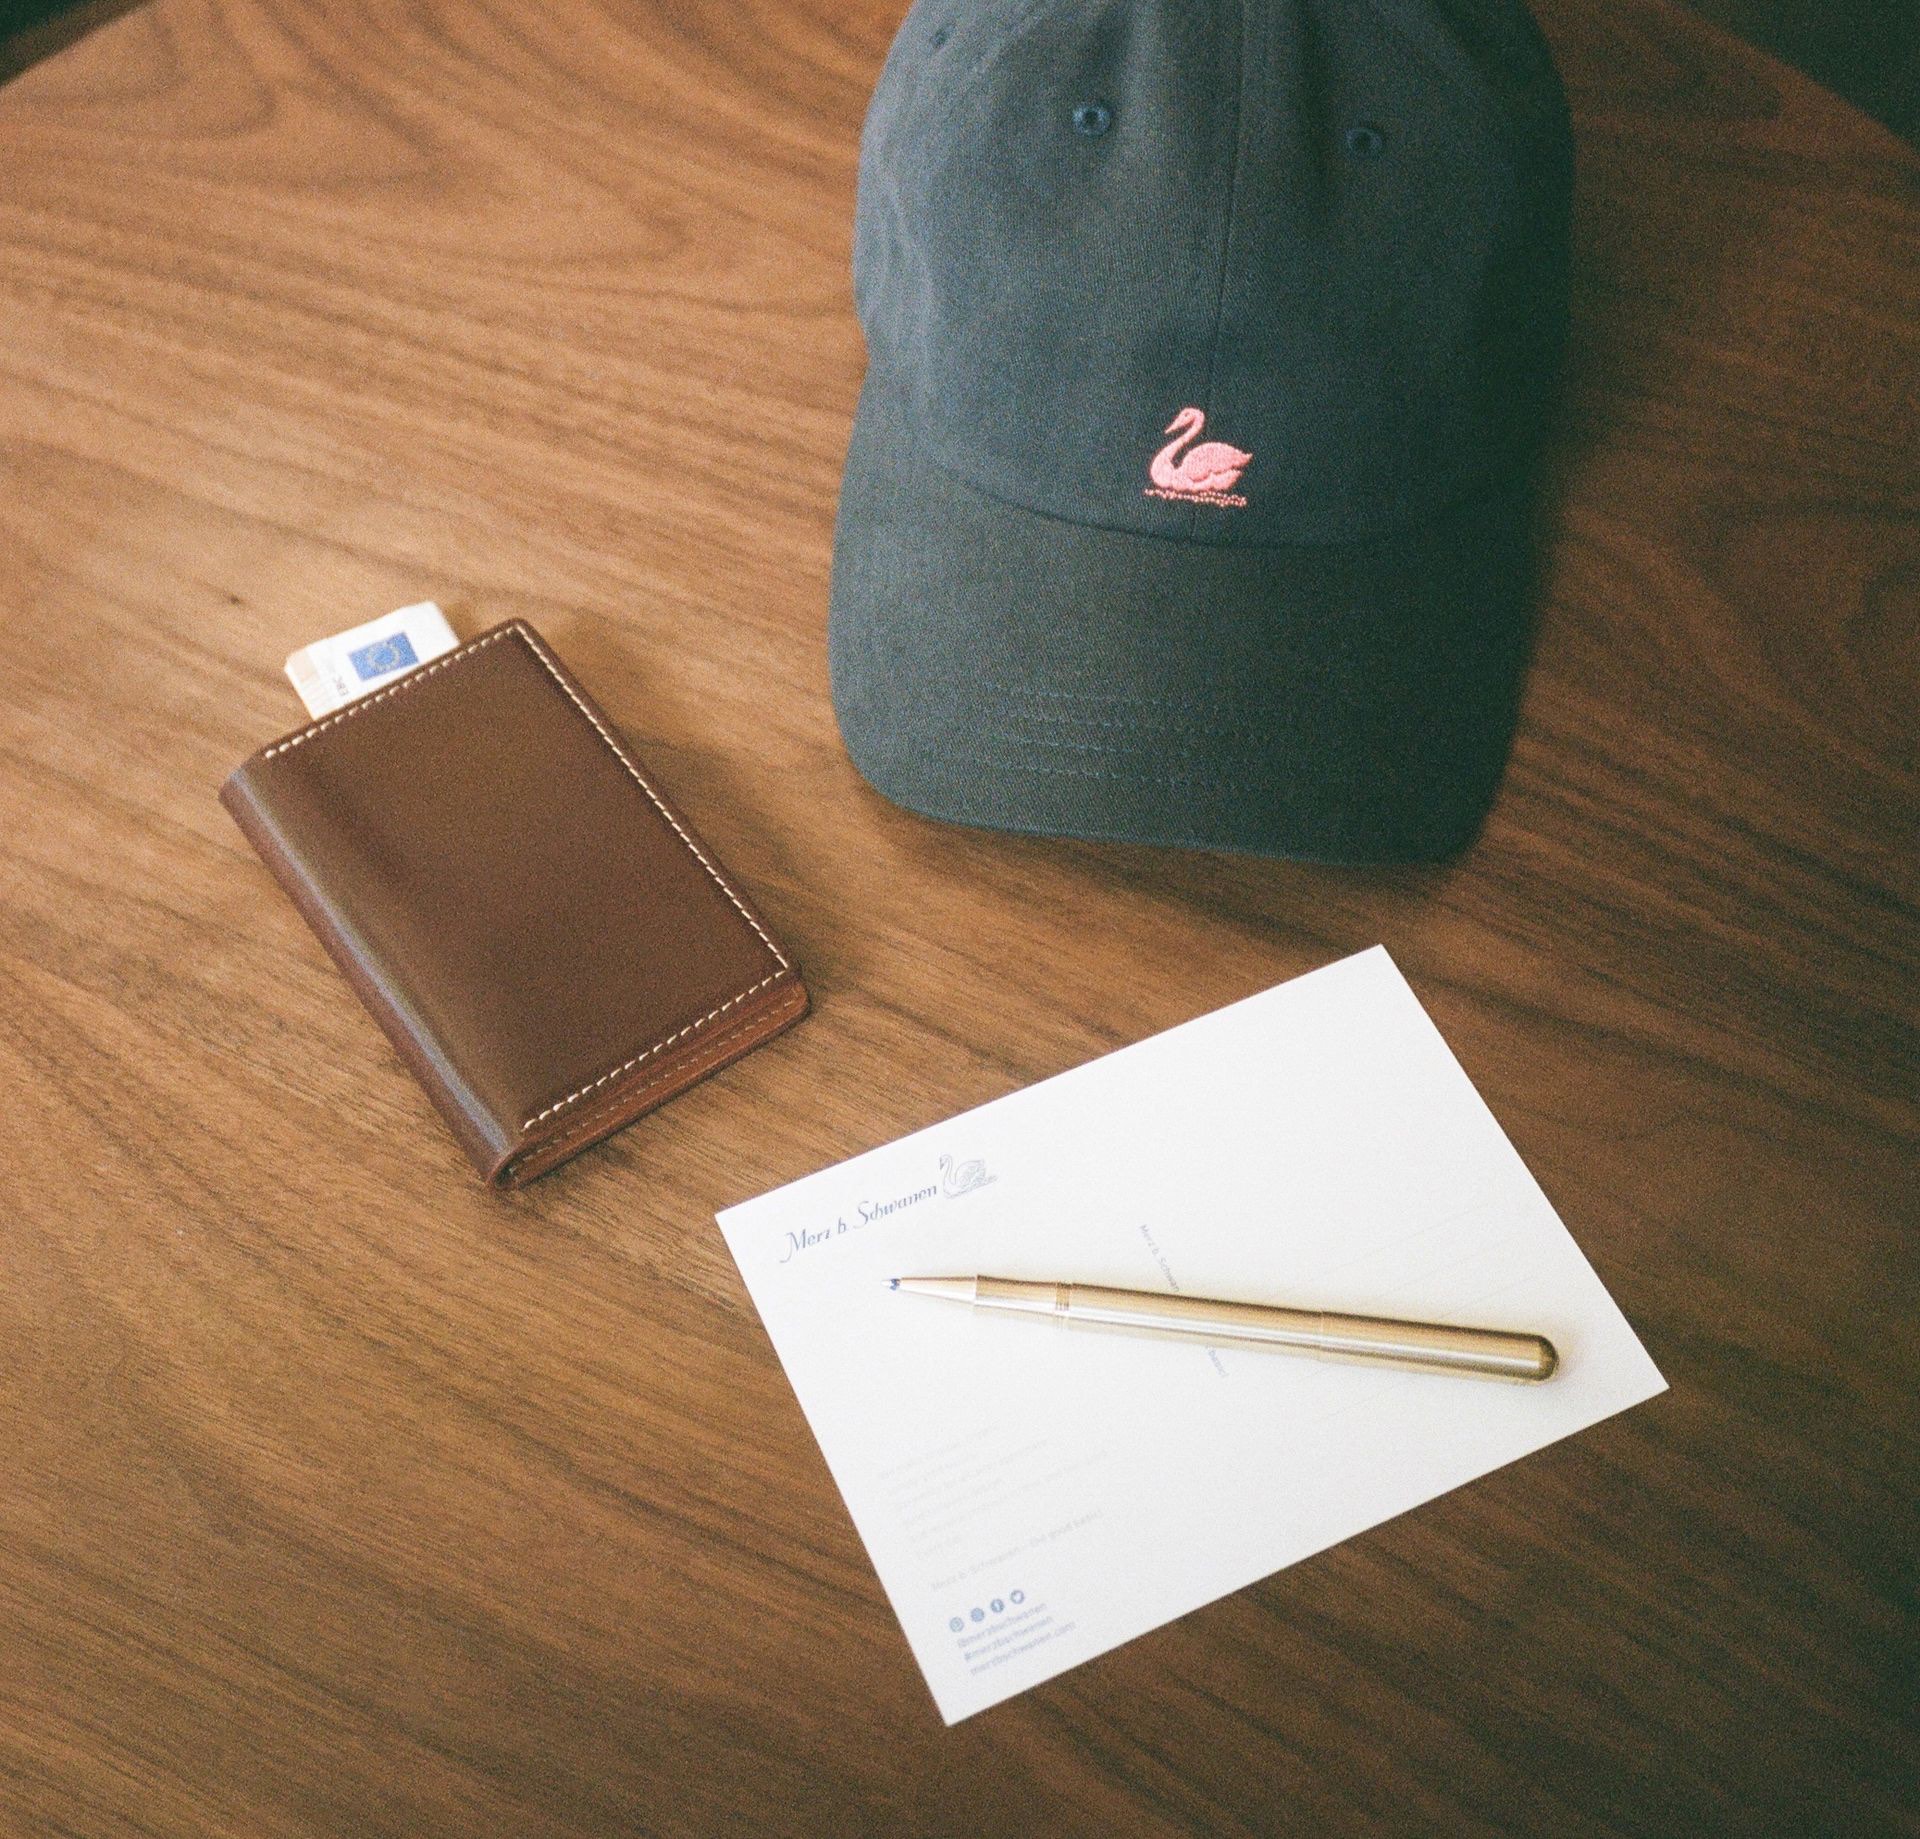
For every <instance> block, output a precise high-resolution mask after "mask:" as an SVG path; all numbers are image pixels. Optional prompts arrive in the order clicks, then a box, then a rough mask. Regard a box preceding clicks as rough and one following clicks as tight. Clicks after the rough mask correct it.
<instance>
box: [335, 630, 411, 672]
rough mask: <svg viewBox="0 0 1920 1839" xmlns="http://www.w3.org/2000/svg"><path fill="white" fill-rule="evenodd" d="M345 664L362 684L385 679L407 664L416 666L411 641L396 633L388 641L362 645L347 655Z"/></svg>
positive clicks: (379, 640)
mask: <svg viewBox="0 0 1920 1839" xmlns="http://www.w3.org/2000/svg"><path fill="white" fill-rule="evenodd" d="M347 662H348V663H349V664H351V665H352V666H353V668H354V673H355V675H357V676H358V677H359V679H360V681H361V682H362V683H367V682H370V681H371V680H372V679H373V678H375V677H385V676H388V675H390V674H391V673H392V672H394V671H397V670H405V669H406V667H407V666H408V665H409V664H418V663H419V662H420V660H419V659H418V658H417V657H415V656H414V652H413V640H412V639H410V638H408V637H407V635H406V634H405V633H404V632H396V633H395V634H394V635H393V637H392V638H390V639H376V640H375V641H374V642H373V643H372V644H371V645H362V646H361V647H360V648H359V650H357V651H350V652H348V653H347Z"/></svg>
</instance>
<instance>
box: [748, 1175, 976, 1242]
mask: <svg viewBox="0 0 1920 1839" xmlns="http://www.w3.org/2000/svg"><path fill="white" fill-rule="evenodd" d="M920 1169H921V1174H922V1177H923V1179H922V1180H921V1182H920V1185H919V1186H918V1187H914V1188H908V1189H907V1190H906V1191H905V1192H904V1193H900V1194H892V1195H889V1196H887V1197H886V1198H885V1199H884V1200H870V1199H864V1198H863V1199H861V1200H857V1201H855V1202H854V1204H853V1205H852V1206H851V1207H850V1208H848V1209H847V1210H846V1211H845V1212H844V1213H837V1214H835V1215H834V1218H833V1223H832V1224H831V1225H826V1226H796V1227H793V1228H792V1229H791V1230H789V1231H788V1232H787V1233H786V1234H785V1242H784V1244H783V1245H782V1246H781V1249H780V1257H779V1260H778V1262H779V1263H781V1264H787V1263H790V1262H791V1261H792V1260H793V1258H794V1257H795V1256H796V1255H798V1254H799V1253H801V1252H810V1251H812V1250H813V1248H814V1247H815V1246H816V1245H824V1244H826V1243H827V1241H828V1240H829V1239H844V1238H845V1237H846V1236H847V1235H848V1234H849V1233H853V1232H859V1231H860V1230H861V1229H862V1228H863V1227H867V1226H876V1225H878V1224H879V1223H880V1222H881V1221H882V1220H888V1219H891V1218H892V1217H893V1216H894V1215H895V1214H896V1213H905V1212H906V1211H907V1209H908V1208H909V1207H924V1206H925V1205H926V1204H927V1202H928V1201H934V1200H958V1199H959V1198H960V1197H961V1196H962V1195H963V1194H976V1193H978V1192H979V1191H980V1189H982V1188H989V1187H991V1186H992V1185H993V1184H994V1182H995V1181H997V1180H998V1179H999V1177H998V1176H996V1175H991V1174H989V1173H988V1172H987V1159H986V1157H984V1156H969V1157H968V1158H967V1159H966V1160H965V1161H964V1162H956V1161H955V1160H954V1159H953V1157H951V1156H942V1157H941V1158H940V1172H939V1174H938V1175H937V1176H935V1175H934V1174H932V1173H931V1172H930V1171H929V1170H928V1169H927V1165H926V1164H925V1163H924V1162H923V1163H921V1164H920Z"/></svg>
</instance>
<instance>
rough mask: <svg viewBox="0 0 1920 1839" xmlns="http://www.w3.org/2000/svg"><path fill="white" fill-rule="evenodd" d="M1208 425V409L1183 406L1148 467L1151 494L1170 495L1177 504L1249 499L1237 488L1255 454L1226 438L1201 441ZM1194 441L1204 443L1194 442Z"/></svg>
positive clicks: (1233, 503) (1238, 502)
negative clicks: (1228, 442) (1168, 436)
mask: <svg viewBox="0 0 1920 1839" xmlns="http://www.w3.org/2000/svg"><path fill="white" fill-rule="evenodd" d="M1206 425H1207V417H1206V412H1205V411H1204V410H1202V409H1193V408H1187V409H1182V410H1181V411H1180V413H1179V414H1178V415H1176V416H1175V417H1174V418H1173V420H1172V421H1170V422H1169V423H1168V424H1167V427H1166V432H1167V433H1168V434H1171V435H1172V436H1173V439H1172V440H1170V441H1169V442H1168V443H1167V444H1166V445H1165V446H1164V447H1162V448H1161V449H1160V451H1159V452H1158V453H1156V454H1155V455H1154V456H1153V463H1152V464H1151V465H1150V466H1149V467H1148V468H1147V477H1148V478H1149V479H1151V480H1152V481H1153V483H1152V484H1151V485H1149V486H1148V487H1147V496H1148V497H1149V498H1167V499H1171V500H1173V502H1175V503H1176V504H1217V505H1229V506H1238V505H1243V504H1245V503H1246V502H1247V501H1246V499H1245V497H1244V496H1243V495H1242V494H1241V493H1239V492H1236V491H1235V490H1234V489H1233V488H1234V487H1235V486H1236V485H1238V484H1239V483H1240V475H1241V474H1242V473H1243V472H1245V471H1246V470H1247V468H1248V467H1249V466H1250V465H1252V464H1253V455H1252V454H1250V453H1247V452H1245V451H1244V450H1242V449H1241V448H1238V447H1229V446H1228V445H1227V443H1226V442H1225V441H1201V440H1200V435H1201V431H1202V430H1203V429H1204V428H1205V427H1206ZM1194 441H1199V442H1200V444H1199V445H1198V446H1197V447H1196V446H1192V445H1190V443H1191V442H1194ZM1183 448H1184V449H1185V450H1186V451H1185V452H1182V451H1181V450H1182V449H1183Z"/></svg>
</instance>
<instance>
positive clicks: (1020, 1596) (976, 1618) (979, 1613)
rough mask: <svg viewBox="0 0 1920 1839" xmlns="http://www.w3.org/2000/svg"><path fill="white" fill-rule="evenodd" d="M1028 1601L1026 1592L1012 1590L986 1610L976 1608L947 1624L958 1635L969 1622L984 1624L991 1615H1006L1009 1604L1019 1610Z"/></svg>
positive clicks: (995, 1600) (998, 1598)
mask: <svg viewBox="0 0 1920 1839" xmlns="http://www.w3.org/2000/svg"><path fill="white" fill-rule="evenodd" d="M1026 1600H1027V1593H1026V1592H1025V1591H1024V1590H1010V1591H1008V1592H1007V1594H1006V1595H1005V1596H996V1597H995V1598H994V1599H993V1600H992V1601H991V1602H990V1603H988V1605H987V1606H986V1608H985V1609H981V1608H978V1607H975V1608H973V1609H970V1610H968V1611H967V1613H966V1615H965V1616H964V1617H963V1616H953V1617H951V1618H950V1619H949V1620H948V1622H947V1626H948V1627H949V1628H950V1629H952V1630H953V1632H954V1633H955V1634H956V1635H957V1634H959V1633H960V1632H961V1631H962V1630H963V1629H964V1628H965V1627H966V1625H967V1623H968V1622H969V1621H973V1622H984V1621H985V1620H986V1619H987V1617H988V1616H989V1615H1005V1614H1006V1612H1007V1604H1008V1603H1012V1604H1013V1605H1014V1607H1015V1608H1018V1607H1019V1606H1020V1605H1021V1604H1022V1603H1024V1602H1025V1601H1026Z"/></svg>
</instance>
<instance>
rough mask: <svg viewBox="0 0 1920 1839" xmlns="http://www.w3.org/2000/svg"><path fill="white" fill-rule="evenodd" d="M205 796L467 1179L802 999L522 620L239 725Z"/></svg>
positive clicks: (615, 1122) (701, 849) (613, 1107)
mask: <svg viewBox="0 0 1920 1839" xmlns="http://www.w3.org/2000/svg"><path fill="white" fill-rule="evenodd" d="M220 799H221V802H222V803H223V804H224V805H225V806H226V807H227V809H228V810H229V811H230V812H231V813H232V814H233V817H234V819H235V821H236V822H237V823H238V824H239V826H240V828H241V829H242V830H243V831H245V832H246V834H247V838H248V840H249V841H250V842H251V843H252V844H253V846H254V848H255V849H256V850H258V851H259V853H260V857H261V859H262V860H263V861H264V862H265V863H266V865H267V867H268V868H270V869H271V870H272V871H273V873H274V874H275V875H276V876H277V877H278V878H279V880H280V883H281V885H282V886H283V887H284V888H285V889H286V890H287V892H288V893H289V894H290V895H292V897H293V899H294V901H295V903H296V904H297V905H298V907H299V909H300V911H301V913H302V914H304V915H305V916H306V920H307V923H308V924H309V925H310V926H311V927H312V928H313V930H314V931H315V932H316V933H317V934H318V935H319V938H320V942H321V944H323V945H324V946H325V947H326V948H327V950H328V951H329V952H330V953H331V954H332V955H333V957H334V960H335V961H336V962H337V963H338V964H339V966H340V968H341V969H342V970H343V971H345V972H346V974H347V977H348V980H349V981H350V982H351V983H352V985H353V987H354V989H355V990H356V991H357V992H358V994H359V996H360V1000H361V1001H362V1002H363V1003H365V1004H366V1006H367V1008H368V1009H369V1010H370V1011H372V1014H373V1017H374V1019H375V1020H376V1021H377V1022H378V1023H379V1024H380V1026H381V1027H382V1028H384V1029H385V1030H386V1032H387V1035H388V1037H389V1038H390V1039H391V1040H392V1042H393V1044H394V1046H395V1047H397V1048H398V1049H399V1050H400V1052H401V1054H402V1056H403V1057H404V1058H405V1059H406V1061H407V1064H408V1065H409V1066H411V1067H412V1068H413V1071H414V1073H415V1074H416V1075H417V1076H418V1078H419V1080H420V1083H421V1084H422V1085H423V1086H425V1087H426V1089H427V1093H428V1095H429V1096H430V1097H431V1098H432V1099H433V1101H434V1103H435V1104H436V1105H438V1106H439V1108H440V1110H441V1112H442V1113H443V1114H444V1115H445V1117H446V1119H447V1122H448V1123H449V1124H451V1125H452V1126H453V1130H454V1134H455V1135H456V1136H457V1137H458V1138H459V1140H460V1145H461V1147H462V1148H463V1149H464V1150H465V1151H466V1152H467V1155H468V1156H469V1157H470V1158H471V1159H472V1162H473V1165H474V1167H475V1168H476V1169H478V1170H479V1172H480V1175H481V1177H482V1179H483V1180H486V1181H490V1182H495V1183H498V1184H500V1185H502V1186H507V1187H514V1186H517V1185H519V1184H520V1183H521V1182H525V1181H530V1180H532V1179H533V1177H534V1176H536V1175H540V1174H544V1173H545V1172H546V1171H547V1170H548V1169H550V1168H552V1167H553V1166H554V1165H555V1164H556V1163H558V1162H563V1161H565V1160H566V1158H567V1157H569V1156H571V1155H573V1154H574V1153H575V1152H576V1151H578V1150H582V1149H585V1148H586V1147H587V1145H588V1144H590V1143H594V1142H597V1141H598V1140H599V1139H600V1138H601V1137H604V1136H606V1135H607V1134H608V1133H609V1132H611V1131H615V1130H618V1129H619V1128H620V1127H621V1126H622V1125H623V1124H628V1123H631V1122H632V1121H633V1119H635V1118H636V1117H639V1116H640V1115H641V1114H642V1113H643V1112H646V1111H651V1110H652V1109H653V1108H654V1107H655V1106H656V1105H660V1104H664V1103H665V1102H666V1101H667V1100H668V1099H669V1098H672V1097H673V1096H674V1095H675V1094H676V1093H678V1092H682V1091H684V1090H685V1089H686V1088H687V1087H688V1086H690V1085H692V1084H694V1083H695V1081H697V1080H700V1079H704V1078H705V1077H706V1076H707V1074H709V1073H711V1072H714V1071H716V1070H717V1069H719V1068H720V1067H722V1066H725V1065H727V1064H728V1063H729V1062H730V1061H733V1060H737V1059H738V1058H739V1057H740V1056H741V1055H742V1054H744V1053H746V1052H748V1051H749V1050H750V1049H752V1048H754V1047H757V1046H759V1045H760V1043H761V1042H763V1041H765V1040H767V1039H768V1038H769V1037H771V1036H773V1035H775V1034H778V1033H779V1032H780V1030H781V1029H783V1028H785V1027H787V1026H789V1025H790V1024H791V1023H793V1022H797V1021H798V1020H799V1019H800V1018H801V1016H803V1015H804V1014H805V1013H806V1011H807V993H806V990H805V988H804V987H803V985H802V984H801V981H800V977H799V973H798V972H797V971H796V970H795V968H794V966H793V963H792V961H791V960H790V959H789V958H788V957H787V955H786V954H785V953H784V952H783V951H782V950H781V949H780V947H779V946H778V945H776V944H775V943H774V941H773V939H772V937H771V936H770V934H769V933H768V931H767V928H766V926H765V925H764V924H763V923H762V921H761V920H760V918H759V916H758V915H757V914H755V912H754V911H753V909H752V907H751V906H750V905H749V904H748V902H747V900H746V898H745V897H744V896H743V895H742V894H741V892H740V891H739V889H738V887H737V886H736V885H735V884H734V882H733V881H732V879H731V878H730V877H729V876H728V875H727V874H726V872H725V871H724V870H723V869H722V868H721V867H720V865H719V864H718V863H717V862H716V861H715V859H714V856H713V852H712V851H711V850H709V849H707V848H706V847H705V846H704V845H703V844H702V843H701V842H700V840H699V838H698V837H696V836H695V835H694V833H693V831H692V830H691V829H690V828H689V827H688V825H687V823H686V820H685V819H684V818H682V817H681V816H680V815H679V814H678V813H677V812H676V811H675V810H674V809H673V807H672V805H670V804H669V803H668V802H667V800H666V798H665V797H664V796H663V795H662V793H661V792H660V790H659V788H658V787H657V786H656V785H655V784H654V782H653V780H652V779H651V777H650V776H649V775H648V774H647V773H645V772H644V771H643V770H642V769H641V767H640V765H639V763H638V762H637V761H636V760H635V759H634V757H633V755H632V754H631V753H630V752H629V751H628V749H627V748H626V746H625V745H624V743H622V741H621V740H620V739H619V737H618V736H617V735H616V734H615V733H614V731H613V728H612V726H611V724H610V723H609V722H608V721H607V719H606V718H605V716H603V715H602V714H601V713H600V711H599V709H598V708H596V707H595V706H594V703H593V700H592V699H591V698H590V697H589V696H588V695H587V693H586V692H585V691H584V690H583V689H581V687H580V686H579V684H578V683H576V682H575V681H574V680H573V678H572V676H570V675H569V674H568V672H567V671H566V669H565V668H564V667H563V666H562V665H561V663H560V661H559V660H558V659H557V658H555V657H554V655H553V653H552V652H551V651H549V650H548V649H547V647H546V645H545V644H544V643H543V642H542V640H541V639H540V636H539V634H538V633H536V632H535V631H534V630H533V628H532V627H531V626H529V625H527V624H526V623H525V622H524V621H521V620H510V621H509V622H508V623H507V624H505V625H503V626H495V627H494V628H493V629H492V630H491V631H490V632H486V633H483V634H482V635H481V636H480V637H479V638H477V639H475V640H473V641H472V643H471V644H467V645H463V646H461V647H460V648H459V649H458V650H457V651H451V652H449V653H448V654H447V655H446V656H445V657H443V658H441V659H439V660H438V661H437V662H435V663H432V664H428V665H423V666H422V667H421V668H420V669H418V670H416V671H413V672H411V673H410V674H409V675H407V676H405V677H403V678H401V679H400V680H399V681H398V682H397V683H394V684H392V685H390V686H389V687H388V688H386V689H384V690H379V691H376V692H375V693H374V694H372V695H370V696H367V697H364V698H362V699H361V700H360V701H358V702H354V703H350V704H348V706H347V707H346V708H344V709H341V710H339V711H338V712H336V713H335V714H332V715H329V716H327V717H325V718H324V719H323V720H321V721H317V722H314V723H312V724H311V725H309V726H308V727H305V728H302V729H299V730H297V731H296V732H295V733H292V734H289V735H286V736H284V737H283V738H282V739H280V740H278V741H275V742H273V743H272V744H271V745H270V746H267V747H263V748H262V749H261V750H260V751H259V752H258V753H257V754H255V755H254V756H253V757H252V758H251V759H250V760H248V761H247V762H246V763H245V764H244V765H243V766H241V767H240V768H239V770H238V771H237V772H235V773H234V775H233V777H232V778H230V779H229V780H228V781H227V783H226V785H225V786H224V787H222V789H221V793H220Z"/></svg>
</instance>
